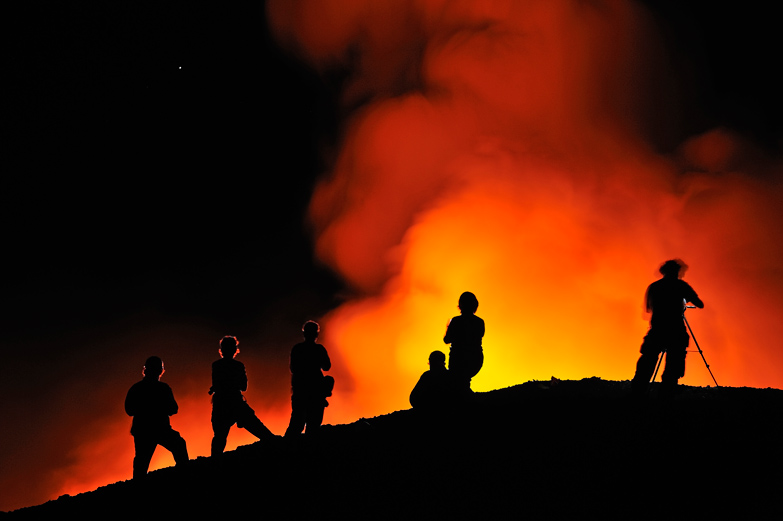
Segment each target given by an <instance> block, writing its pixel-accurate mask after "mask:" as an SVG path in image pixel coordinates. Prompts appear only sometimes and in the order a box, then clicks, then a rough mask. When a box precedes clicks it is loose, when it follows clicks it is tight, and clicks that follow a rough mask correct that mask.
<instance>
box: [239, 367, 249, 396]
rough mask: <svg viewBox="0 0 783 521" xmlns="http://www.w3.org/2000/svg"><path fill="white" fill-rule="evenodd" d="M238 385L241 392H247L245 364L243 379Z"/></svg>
mask: <svg viewBox="0 0 783 521" xmlns="http://www.w3.org/2000/svg"><path fill="white" fill-rule="evenodd" d="M238 383H239V390H240V391H242V392H245V391H247V369H246V368H245V364H242V377H241V378H240V381H239V382H238Z"/></svg>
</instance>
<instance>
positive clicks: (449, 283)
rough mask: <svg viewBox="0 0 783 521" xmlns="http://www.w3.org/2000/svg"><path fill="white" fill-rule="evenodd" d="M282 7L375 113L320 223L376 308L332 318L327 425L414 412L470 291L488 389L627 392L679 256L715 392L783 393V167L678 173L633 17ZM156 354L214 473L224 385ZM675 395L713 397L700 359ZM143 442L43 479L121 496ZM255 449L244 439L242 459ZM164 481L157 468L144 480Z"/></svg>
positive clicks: (497, 7) (653, 49)
mask: <svg viewBox="0 0 783 521" xmlns="http://www.w3.org/2000/svg"><path fill="white" fill-rule="evenodd" d="M267 6H268V10H269V19H270V22H271V24H272V27H273V29H274V31H275V33H276V35H277V37H278V38H279V40H280V41H281V42H284V43H285V44H287V45H289V46H290V47H291V48H292V49H295V50H297V51H298V52H300V53H301V55H302V56H303V58H304V59H307V60H309V61H310V63H311V64H312V65H313V66H314V67H316V68H318V69H319V70H322V71H326V70H330V68H333V67H335V66H338V65H339V66H347V65H348V64H349V63H352V64H353V65H352V69H351V72H352V74H351V75H350V77H349V79H348V80H347V83H346V87H345V90H344V92H343V99H344V101H345V103H346V106H354V105H355V104H356V102H357V100H365V99H370V100H372V101H371V102H368V103H366V104H365V105H363V106H362V109H361V110H358V111H356V112H355V113H354V114H353V117H352V119H351V120H350V121H349V123H348V125H347V133H346V138H345V141H344V143H343V146H342V149H341V151H340V155H339V158H338V161H337V163H336V165H335V168H334V172H332V175H331V176H329V177H328V179H325V180H324V181H323V182H322V183H321V184H320V185H319V186H318V187H317V190H316V192H315V194H314V197H313V201H312V205H311V208H310V215H311V219H312V221H313V224H314V226H315V228H316V232H317V239H316V240H317V244H316V247H317V252H318V255H319V256H320V258H321V259H323V260H324V261H325V262H327V263H328V264H329V265H330V266H331V267H332V268H333V269H334V270H335V271H337V272H338V273H339V274H340V275H341V276H343V277H344V278H345V280H346V281H348V282H349V283H350V284H351V285H352V286H353V287H354V288H355V289H356V293H357V294H358V295H362V296H359V297H357V298H356V299H354V300H353V301H351V302H349V303H347V304H345V305H344V306H342V307H340V308H339V309H337V310H335V311H334V312H333V313H331V314H330V315H328V316H327V317H325V318H324V319H323V320H320V323H321V326H322V330H323V332H322V334H321V337H320V342H322V343H323V344H324V345H325V346H326V347H327V349H329V352H330V355H331V356H332V359H333V361H334V370H333V371H332V372H331V374H334V375H335V377H336V382H337V383H336V388H335V391H334V396H333V398H332V399H330V404H331V405H330V407H329V408H328V409H327V410H326V415H325V419H324V421H325V422H326V423H332V424H335V423H343V422H350V421H354V420H356V419H357V418H359V417H360V416H374V415H378V414H383V413H387V412H390V411H393V410H396V409H401V408H407V407H408V402H407V399H408V395H409V392H410V390H411V389H412V387H413V385H414V384H415V382H416V380H417V378H418V377H419V375H420V374H421V373H422V372H423V371H425V370H426V369H427V356H428V355H429V353H430V352H431V351H432V350H434V349H442V350H444V351H446V350H447V346H444V344H443V343H442V337H443V333H444V331H445V327H446V323H447V321H448V319H449V318H451V317H452V316H454V315H456V314H457V298H458V296H459V295H460V294H461V293H462V292H463V291H466V290H468V291H472V292H474V293H475V294H476V295H477V297H478V299H479V302H480V305H479V309H478V312H477V314H478V315H479V316H481V317H482V318H483V319H484V320H485V321H486V325H487V332H486V336H485V338H484V351H485V363H484V368H483V369H482V371H481V372H480V373H479V374H478V376H477V377H476V378H475V379H474V383H473V387H474V389H476V390H478V391H486V390H490V389H495V388H499V387H504V386H509V385H514V384H518V383H521V382H525V381H527V380H530V379H549V378H550V377H551V376H556V377H558V378H561V379H578V378H583V377H589V376H600V377H601V378H604V379H612V380H626V379H629V378H630V377H631V376H632V375H633V371H634V364H635V362H636V359H637V358H638V349H639V346H640V344H641V341H642V337H643V336H644V334H645V332H646V329H647V317H645V316H644V314H643V309H642V303H643V296H644V291H645V288H646V287H647V285H648V284H649V283H650V282H652V281H653V280H655V279H656V278H657V277H658V276H659V275H658V273H657V268H658V266H659V264H660V263H661V262H663V261H664V260H666V259H669V258H672V257H679V258H682V259H683V260H685V261H686V262H687V263H688V264H689V265H690V267H691V268H690V270H689V271H688V273H687V274H686V280H687V281H688V282H689V283H690V284H691V285H692V286H693V287H694V288H695V289H696V291H697V292H698V293H699V295H700V296H701V298H702V299H703V300H704V302H705V304H706V308H705V309H704V310H691V311H689V312H688V317H689V321H690V324H691V326H692V327H693V330H694V332H695V334H696V336H697V339H698V341H699V344H700V345H701V346H702V348H703V349H704V352H705V356H706V357H707V360H708V361H709V362H710V365H711V367H712V369H713V372H714V374H715V376H716V378H717V380H718V382H719V383H721V384H722V385H727V386H754V387H767V386H773V387H778V388H783V349H782V347H783V346H781V340H780V339H781V338H783V321H781V320H780V318H779V317H780V316H781V315H783V271H782V270H781V266H783V231H781V227H780V223H781V222H783V207H781V205H780V201H781V200H783V197H782V196H783V187H781V185H780V183H779V182H778V181H776V180H775V179H780V176H779V173H780V170H781V168H780V165H779V164H771V162H769V161H766V160H764V161H762V160H758V158H756V159H754V160H753V161H751V160H749V159H748V157H750V156H749V154H748V153H747V151H748V150H749V149H750V148H751V147H750V145H748V144H747V143H745V142H743V141H742V140H741V139H740V138H738V137H737V136H734V135H732V133H731V132H729V131H727V130H723V129H719V130H715V131H713V132H709V133H707V134H705V135H702V136H695V137H693V138H692V139H691V140H689V141H688V142H686V143H684V144H683V145H682V146H681V148H680V151H679V154H678V156H677V157H662V156H660V155H656V154H655V153H654V152H653V151H652V150H651V147H650V146H649V145H648V142H647V136H646V132H647V128H648V126H651V123H650V121H651V119H652V118H654V117H659V118H663V117H665V116H666V114H667V113H668V111H670V110H674V109H671V108H669V107H668V106H666V105H662V104H661V101H662V100H661V99H660V97H655V96H656V95H657V94H656V93H657V92H658V91H659V90H660V91H666V88H661V89H659V88H658V86H659V85H660V84H661V83H664V84H665V83H666V81H668V80H667V79H666V74H665V71H664V68H663V65H662V63H663V61H664V60H663V59H662V58H661V56H660V55H659V54H658V53H659V46H658V38H657V36H656V35H655V34H653V33H652V32H651V29H650V23H649V21H648V19H647V17H646V16H645V13H644V12H643V10H642V9H641V7H640V6H639V5H638V4H637V3H634V2H626V1H620V0H617V1H611V0H607V1H603V2H601V1H599V2H579V1H569V0H560V1H558V0H538V1H535V0H534V1H529V2H520V1H516V0H505V1H504V0H500V1H492V2H489V1H487V2H485V1H456V2H446V1H444V0H420V1H411V2H400V1H398V0H342V1H330V2H321V1H319V0H309V1H308V0H300V1H295V0H283V1H279V0H278V1H275V0H270V1H269V2H268V4H267ZM357 49H358V51H357ZM355 52H358V55H356V54H353V53H355ZM352 60H353V61H352ZM651 80H655V81H651ZM683 165H685V166H683ZM770 171H773V172H775V175H763V174H768V173H769V172H770ZM223 333H224V332H218V333H213V332H211V333H209V334H206V333H204V332H199V334H194V335H193V341H192V342H191V345H198V340H197V339H203V338H215V339H218V338H219V335H221V334H223ZM210 335H211V336H210ZM172 337H173V338H177V339H180V341H182V339H183V338H184V335H181V334H177V335H172ZM205 349H209V350H210V352H211V353H213V355H214V356H217V355H216V354H215V352H216V347H215V346H214V345H211V346H210V347H209V348H205ZM248 352H249V351H248ZM160 354H161V355H163V358H164V361H165V362H166V364H167V367H169V368H172V369H171V370H170V372H169V373H167V374H166V377H165V379H166V380H167V381H169V383H172V387H173V388H174V392H175V395H176V397H177V399H178V401H179V404H180V413H179V414H178V415H176V416H175V417H173V418H172V424H173V426H174V428H175V429H177V430H179V431H180V432H181V433H182V435H183V436H184V437H185V439H186V440H187V442H188V448H189V452H190V455H191V457H194V458H195V457H198V456H206V455H208V454H209V443H210V439H211V436H212V431H211V427H210V422H209V418H210V412H211V410H210V405H209V400H208V397H207V395H206V389H207V388H208V385H204V383H205V382H208V378H209V376H208V374H203V375H201V376H199V378H200V379H198V381H197V383H196V384H194V385H193V386H191V387H190V388H187V389H183V387H182V386H178V385H176V384H174V383H173V382H172V380H171V379H172V378H178V376H177V373H176V370H175V369H173V368H174V367H176V365H175V364H173V363H171V361H170V360H169V359H168V358H167V357H166V356H165V355H164V352H162V351H161V352H160ZM243 356H244V355H243ZM338 360H339V363H338ZM211 361H212V360H211V359H208V360H204V361H203V363H202V364H201V366H200V367H201V369H203V370H204V371H208V368H209V363H210V362H211ZM244 361H245V363H246V364H247V365H248V370H249V371H251V372H252V371H253V370H254V367H253V365H252V364H250V363H248V361H247V359H245V360H244ZM280 370H283V371H285V369H283V368H280ZM681 381H682V383H684V384H688V385H712V380H711V378H710V375H709V373H708V372H707V370H706V368H705V367H704V366H703V363H702V361H701V359H700V357H699V356H698V355H697V354H691V355H690V356H689V358H688V362H687V369H686V376H685V378H684V379H683V380H681ZM254 382H255V380H254V377H253V375H252V374H251V391H249V392H248V393H247V396H248V402H249V403H250V404H251V406H252V407H253V408H254V409H255V410H256V412H257V414H258V416H259V417H260V418H261V419H262V421H264V423H265V424H266V425H267V426H269V427H270V428H271V430H272V431H273V432H275V433H278V434H281V433H282V432H283V431H284V430H285V426H286V425H287V421H288V415H289V414H290V404H289V403H288V401H287V394H286V392H287V389H283V395H284V396H283V398H282V399H280V400H277V401H276V403H279V406H275V407H272V406H269V408H266V409H265V408H264V407H261V406H260V405H259V404H262V403H269V402H268V401H267V402H265V401H264V400H263V398H264V395H263V393H264V392H265V391H264V390H256V388H255V387H253V386H254V385H255V383H254ZM129 426H130V419H129V418H126V417H118V418H117V419H116V420H115V421H113V422H111V423H109V424H107V425H103V426H98V427H97V428H96V430H95V436H94V438H92V439H90V440H89V444H88V445H85V446H83V447H81V448H79V449H78V451H77V452H76V453H74V454H73V461H74V463H73V465H71V466H69V467H67V468H65V469H63V470H62V471H61V472H59V473H57V475H56V476H53V477H51V479H52V480H54V481H55V482H60V483H63V485H62V487H61V492H60V493H71V494H73V493H77V492H81V491H84V490H90V489H94V488H96V487H98V486H102V485H105V484H107V483H111V482H114V481H117V480H122V479H129V478H130V476H131V460H132V457H133V440H132V437H131V436H130V434H129V433H128V429H129ZM96 440H99V441H97V442H96ZM254 441H255V438H254V437H253V436H252V435H250V434H249V433H247V432H245V431H244V430H241V429H236V428H234V429H232V431H231V434H230V435H229V443H228V446H227V450H232V449H234V448H236V447H237V446H238V445H243V444H247V443H253V442H254ZM96 462H101V464H100V465H96ZM171 464H173V460H172V458H171V456H170V454H169V453H168V452H167V451H165V450H163V449H160V448H159V449H158V450H157V451H156V455H155V457H154V459H153V462H152V465H151V467H150V468H151V469H156V468H160V467H163V466H168V465H171Z"/></svg>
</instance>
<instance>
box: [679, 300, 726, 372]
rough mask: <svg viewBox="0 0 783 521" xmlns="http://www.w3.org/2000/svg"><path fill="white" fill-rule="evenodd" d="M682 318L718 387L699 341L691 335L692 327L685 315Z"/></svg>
mask: <svg viewBox="0 0 783 521" xmlns="http://www.w3.org/2000/svg"><path fill="white" fill-rule="evenodd" d="M682 318H683V319H684V320H685V325H686V326H688V331H689V332H690V334H691V338H692V339H693V343H694V344H696V349H698V350H699V354H700V355H701V359H702V360H704V365H706V366H707V371H709V373H710V376H712V381H713V382H715V387H720V385H718V381H717V380H716V379H715V375H713V374H712V370H711V369H710V364H708V363H707V359H706V358H704V353H703V352H702V351H701V347H699V343H698V342H697V341H696V337H695V336H694V335H693V329H691V325H690V324H689V323H688V319H687V318H685V315H684V314H683V315H682Z"/></svg>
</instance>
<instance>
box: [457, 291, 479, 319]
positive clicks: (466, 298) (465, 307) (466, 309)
mask: <svg viewBox="0 0 783 521" xmlns="http://www.w3.org/2000/svg"><path fill="white" fill-rule="evenodd" d="M477 309H478V299H477V298H476V295H474V294H473V293H471V292H470V291H466V292H465V293H463V294H462V295H460V296H459V310H460V311H461V312H462V313H463V314H464V313H475V312H476V310H477Z"/></svg>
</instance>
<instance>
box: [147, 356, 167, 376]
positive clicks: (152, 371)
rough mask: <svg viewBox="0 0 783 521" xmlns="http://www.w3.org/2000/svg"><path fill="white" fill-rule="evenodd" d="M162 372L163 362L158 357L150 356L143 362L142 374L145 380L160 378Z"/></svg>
mask: <svg viewBox="0 0 783 521" xmlns="http://www.w3.org/2000/svg"><path fill="white" fill-rule="evenodd" d="M163 372H164V369H163V360H161V359H160V358H159V357H157V356H151V357H149V358H147V361H146V362H144V371H143V372H142V374H143V375H144V377H145V378H160V376H161V375H162V374H163Z"/></svg>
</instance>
